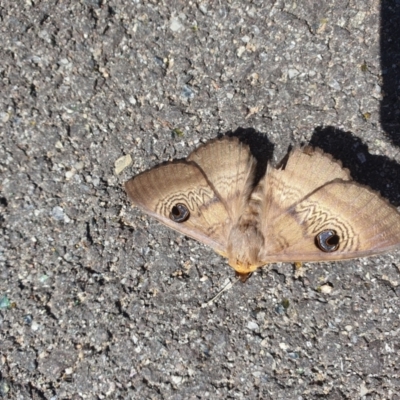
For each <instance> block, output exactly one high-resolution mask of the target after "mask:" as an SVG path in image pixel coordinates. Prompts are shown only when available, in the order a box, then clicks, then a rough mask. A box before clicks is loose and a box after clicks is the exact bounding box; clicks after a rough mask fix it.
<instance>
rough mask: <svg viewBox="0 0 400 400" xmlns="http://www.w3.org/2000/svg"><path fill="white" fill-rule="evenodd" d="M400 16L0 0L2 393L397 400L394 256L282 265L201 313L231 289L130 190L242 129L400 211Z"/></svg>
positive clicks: (268, 153) (314, 8)
mask: <svg viewBox="0 0 400 400" xmlns="http://www.w3.org/2000/svg"><path fill="white" fill-rule="evenodd" d="M381 7H383V10H381ZM399 11H400V3H399V2H398V1H386V2H384V4H383V6H382V5H381V4H380V3H379V2H378V1H375V0H366V1H361V0H354V1H352V0H349V1H343V0H333V1H330V2H321V4H320V3H319V2H316V1H311V0H306V1H301V2H297V3H296V2H290V1H257V0H255V1H237V0H231V1H228V0H227V1H211V0H210V1H203V2H197V1H183V0H182V1H177V0H166V1H155V0H153V1H145V0H144V1H139V0H131V1H122V0H115V1H101V0H98V1H95V0H86V1H68V0H65V1H36V0H21V1H6V0H5V1H2V2H1V4H0V20H1V24H0V29H1V43H0V57H1V59H0V76H1V90H0V104H1V108H0V124H1V136H0V174H1V181H0V211H1V226H0V227H1V238H0V262H1V267H0V274H1V275H0V276H1V280H0V353H1V358H0V369H1V373H0V374H1V375H0V394H1V395H2V396H4V398H7V399H106V398H112V399H176V400H179V399H185V400H188V399H190V400H194V399H274V400H279V399H285V400H292V399H293V400H300V399H329V400H334V399H335V400H336V399H390V400H395V399H400V394H399V391H400V357H399V351H400V339H399V334H400V300H399V295H400V286H399V285H400V271H399V265H400V259H399V254H396V253H393V254H387V255H385V256H381V257H372V258H370V259H362V260H361V259H360V260H353V261H348V262H341V263H338V262H336V263H327V264H306V265H305V266H304V268H303V270H302V271H301V272H300V273H296V272H295V271H294V267H293V265H291V264H277V265H271V266H269V267H267V268H265V269H264V270H262V271H260V272H258V273H256V274H254V275H253V276H252V277H251V279H249V280H248V281H247V282H246V283H244V284H241V283H237V284H236V285H234V286H233V287H232V288H231V289H230V290H228V291H226V292H225V293H224V294H223V295H222V296H221V297H220V298H219V299H217V300H216V301H215V302H214V303H212V304H211V305H209V306H207V307H202V304H204V303H206V302H207V301H208V300H209V299H211V298H212V297H213V296H214V295H216V294H217V293H218V292H219V291H220V290H221V289H222V288H223V287H224V285H225V284H226V282H227V281H228V280H231V281H233V280H234V274H233V270H232V269H231V268H230V267H229V266H228V265H227V263H226V262H225V261H224V260H223V259H222V258H221V257H219V256H217V255H216V254H214V253H213V251H212V250H210V249H208V248H206V247H205V246H203V245H200V244H199V243H197V242H195V241H193V240H191V239H188V238H185V237H183V236H181V235H179V234H176V233H174V232H172V231H170V230H168V229H167V228H165V227H163V226H161V225H160V224H158V223H157V222H155V221H154V220H152V219H150V218H148V217H146V216H144V215H143V214H142V213H140V212H139V211H138V210H136V209H132V208H131V207H130V204H129V202H128V200H127V198H126V195H125V193H124V191H123V188H122V184H123V182H124V181H125V180H127V179H128V178H130V177H131V176H133V175H134V174H136V173H138V172H140V171H142V170H144V169H147V168H149V167H151V166H154V165H156V164H158V163H159V162H161V161H165V160H169V159H172V158H177V157H184V156H186V155H187V154H189V152H190V151H191V150H193V149H194V148H195V147H196V146H197V145H198V144H199V143H200V142H205V141H207V140H208V139H210V138H213V137H216V136H218V135H223V134H227V133H229V132H231V133H233V134H237V135H240V136H241V137H242V138H243V140H245V141H248V142H251V143H256V144H255V145H254V144H253V150H255V151H256V152H258V156H261V158H265V159H266V158H268V157H272V161H273V162H276V161H278V160H279V159H280V158H281V157H282V156H283V155H284V154H285V153H286V151H287V149H288V147H289V146H291V145H296V144H300V143H309V142H311V143H312V144H315V145H319V146H320V147H322V148H324V150H326V151H330V152H331V153H332V154H334V155H335V157H338V158H340V159H341V160H342V161H343V163H344V165H346V166H347V167H349V168H350V169H351V171H352V173H353V176H355V178H356V179H357V180H359V181H361V182H363V183H365V184H369V185H370V186H371V187H373V188H374V189H376V190H380V191H381V192H382V194H383V195H385V197H387V198H388V199H389V200H390V201H391V202H392V203H393V204H394V205H396V206H398V205H400V188H399V184H400V179H399V176H400V169H399V159H400V156H399V150H398V145H399V144H400V140H399V136H398V134H397V132H398V130H397V126H400V125H399V112H400V108H399V107H398V106H399V103H398V102H399V100H398V93H399V89H398V85H399V82H398V79H399V75H400V74H399V73H398V72H397V73H396V71H398V69H399V67H400V59H399V56H398V54H399V53H397V50H398V47H399V46H398V45H397V43H399V42H400V41H399V40H398V38H399V36H398V32H399V26H400V17H399ZM381 33H382V35H381ZM382 88H385V90H382ZM387 96H389V97H387ZM385 99H386V100H387V99H390V101H386V103H385ZM381 119H382V121H381ZM257 141H258V142H257ZM257 143H258V144H257ZM127 154H129V155H131V157H132V160H133V163H132V166H131V167H130V168H126V169H125V170H124V171H123V172H122V173H121V174H119V175H116V174H115V172H114V163H115V161H116V160H117V159H119V158H120V157H122V156H124V155H127ZM272 154H273V156H272Z"/></svg>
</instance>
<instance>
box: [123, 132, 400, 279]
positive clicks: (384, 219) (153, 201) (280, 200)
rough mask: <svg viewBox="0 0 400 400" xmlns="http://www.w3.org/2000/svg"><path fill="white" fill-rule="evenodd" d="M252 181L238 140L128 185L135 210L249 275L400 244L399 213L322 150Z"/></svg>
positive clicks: (297, 154)
mask: <svg viewBox="0 0 400 400" xmlns="http://www.w3.org/2000/svg"><path fill="white" fill-rule="evenodd" d="M284 160H285V161H284V162H282V163H281V164H280V166H279V167H277V168H274V167H272V166H271V165H268V166H267V170H266V173H265V175H264V176H263V177H262V178H261V179H260V180H259V182H258V183H257V184H255V170H256V160H255V158H254V157H253V156H252V154H251V152H250V149H249V147H248V146H247V145H245V144H243V143H241V142H240V141H239V140H238V139H237V138H231V137H223V138H222V139H214V140H211V141H210V142H208V143H206V144H205V145H202V146H201V147H199V148H198V149H197V150H195V151H194V152H192V153H191V154H190V155H189V156H188V157H187V158H186V159H184V160H176V161H172V162H169V163H165V164H161V165H159V166H156V167H154V168H152V169H150V170H148V171H145V172H143V173H141V174H139V175H137V176H136V177H134V178H132V179H130V180H129V181H127V182H126V183H125V189H126V192H127V193H128V195H129V197H130V199H131V200H132V202H133V204H134V205H136V206H137V207H139V208H140V209H141V210H143V211H144V212H145V213H147V214H149V215H151V216H152V217H154V218H156V219H157V220H159V221H160V222H162V223H163V224H165V225H167V226H168V227H170V228H172V229H175V230H176V231H178V232H180V233H182V234H184V235H187V236H190V237H191V238H194V239H196V240H198V241H199V242H201V243H204V244H206V245H208V246H210V247H212V248H213V249H214V250H215V251H216V252H217V253H219V254H221V255H222V256H224V257H226V258H227V259H228V263H229V265H230V266H231V267H233V268H234V269H235V271H236V272H237V273H238V274H240V275H243V276H245V275H246V274H249V273H250V272H252V271H254V270H256V269H257V268H258V267H261V266H263V265H265V264H268V263H274V262H307V261H308V262H311V261H335V260H345V259H351V258H359V257H366V256H371V255H375V254H379V253H383V252H386V251H390V250H392V249H395V248H396V247H398V246H399V244H400V214H399V213H398V212H397V210H396V208H395V207H393V206H392V205H390V204H389V203H388V202H387V201H386V200H384V199H383V198H382V197H380V195H379V194H378V193H376V192H374V191H373V190H371V189H370V188H368V187H366V186H363V185H360V184H358V183H356V182H355V181H353V180H352V179H351V177H350V173H349V171H348V170H347V169H345V168H343V167H342V165H341V163H340V162H338V161H336V160H334V159H333V158H332V156H330V155H328V154H326V153H324V152H323V151H322V150H320V149H318V148H311V147H304V148H296V149H294V150H292V151H291V152H290V153H289V154H288V156H287V157H286V158H285V159H284Z"/></svg>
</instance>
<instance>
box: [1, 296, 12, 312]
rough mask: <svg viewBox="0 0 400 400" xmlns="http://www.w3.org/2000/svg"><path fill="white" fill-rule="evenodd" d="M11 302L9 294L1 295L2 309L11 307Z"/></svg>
mask: <svg viewBox="0 0 400 400" xmlns="http://www.w3.org/2000/svg"><path fill="white" fill-rule="evenodd" d="M10 307H11V302H10V300H9V299H8V297H7V296H3V297H0V309H4V308H10Z"/></svg>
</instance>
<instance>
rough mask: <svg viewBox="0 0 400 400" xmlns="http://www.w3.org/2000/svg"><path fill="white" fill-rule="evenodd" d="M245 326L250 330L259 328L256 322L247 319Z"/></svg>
mask: <svg viewBox="0 0 400 400" xmlns="http://www.w3.org/2000/svg"><path fill="white" fill-rule="evenodd" d="M247 328H248V329H250V330H251V331H256V330H257V329H259V326H258V324H257V323H256V322H254V321H249V322H248V324H247Z"/></svg>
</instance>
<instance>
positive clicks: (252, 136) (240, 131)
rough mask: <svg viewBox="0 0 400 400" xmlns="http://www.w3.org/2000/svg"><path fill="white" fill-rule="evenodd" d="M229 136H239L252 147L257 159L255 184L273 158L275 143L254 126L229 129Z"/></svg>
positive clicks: (252, 152) (251, 149)
mask: <svg viewBox="0 0 400 400" xmlns="http://www.w3.org/2000/svg"><path fill="white" fill-rule="evenodd" d="M226 135H227V136H231V137H237V138H238V139H239V140H240V141H241V142H242V143H245V144H247V145H248V146H249V147H250V151H251V154H253V156H254V157H255V159H256V160H257V168H256V174H255V181H254V185H256V184H257V183H258V182H259V180H260V179H261V178H262V177H263V176H264V174H265V171H266V168H267V164H268V161H270V160H271V159H272V155H273V153H274V144H273V143H272V142H270V141H269V140H268V138H267V136H266V135H264V134H262V133H260V132H257V131H256V130H255V129H253V128H237V129H236V130H235V131H229V132H227V133H226Z"/></svg>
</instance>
